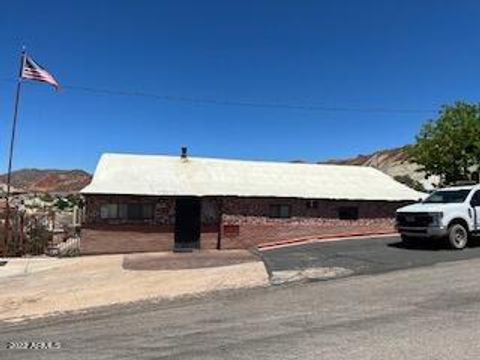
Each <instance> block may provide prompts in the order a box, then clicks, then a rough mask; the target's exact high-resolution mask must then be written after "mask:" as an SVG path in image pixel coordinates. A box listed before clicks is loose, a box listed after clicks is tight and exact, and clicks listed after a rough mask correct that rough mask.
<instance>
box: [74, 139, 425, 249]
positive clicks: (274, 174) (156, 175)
mask: <svg viewBox="0 0 480 360" xmlns="http://www.w3.org/2000/svg"><path fill="white" fill-rule="evenodd" d="M81 193H82V194H83V195H84V197H85V218H84V221H83V224H82V231H81V252H82V253H84V254H99V253H124V252H137V251H138V252H140V251H164V250H172V249H175V248H179V249H182V248H200V249H237V248H249V247H252V246H255V245H257V244H259V243H264V242H270V241H277V240H290V239H294V238H299V237H306V236H320V235H326V234H328V235H336V234H340V233H342V234H343V233H346V232H349V233H351V232H355V233H368V232H374V231H381V232H387V231H389V230H392V231H393V227H394V215H395V210H396V209H397V208H399V207H401V206H403V205H405V204H407V203H411V202H413V201H416V200H418V199H419V198H421V197H422V196H423V194H422V193H419V192H417V191H415V190H413V189H410V188H409V187H407V186H405V185H403V184H400V183H399V182H396V181H395V180H393V179H392V178H391V177H389V176H388V175H386V174H384V173H382V172H380V171H379V170H376V169H374V168H371V167H362V166H346V165H329V164H324V165H319V164H304V163H280V162H263V161H240V160H224V159H211V158H197V157H188V156H187V154H186V149H184V151H183V153H182V156H179V157H175V156H157V155H129V154H104V155H103V156H102V157H101V159H100V161H99V163H98V166H97V169H96V171H95V174H94V176H93V179H92V182H91V183H90V185H88V186H87V187H85V188H84V189H83V190H82V191H81Z"/></svg>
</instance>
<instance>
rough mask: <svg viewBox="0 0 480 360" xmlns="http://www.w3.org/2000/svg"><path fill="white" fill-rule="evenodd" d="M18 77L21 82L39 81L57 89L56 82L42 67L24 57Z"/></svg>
mask: <svg viewBox="0 0 480 360" xmlns="http://www.w3.org/2000/svg"><path fill="white" fill-rule="evenodd" d="M20 77H21V78H22V79H23V80H33V81H40V82H44V83H47V84H50V85H52V86H54V87H55V89H58V87H59V85H58V82H57V80H55V78H54V77H53V76H52V75H51V74H50V73H49V72H48V71H47V70H45V69H44V68H43V67H41V66H40V65H39V64H37V63H36V62H35V61H34V60H33V59H32V58H31V57H29V56H26V55H25V59H24V61H23V66H22V71H21V74H20Z"/></svg>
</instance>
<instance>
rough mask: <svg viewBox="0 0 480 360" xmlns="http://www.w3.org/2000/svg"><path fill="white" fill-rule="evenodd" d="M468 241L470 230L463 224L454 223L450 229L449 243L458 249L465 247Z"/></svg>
mask: <svg viewBox="0 0 480 360" xmlns="http://www.w3.org/2000/svg"><path fill="white" fill-rule="evenodd" d="M467 243H468V231H467V229H465V227H464V226H463V225H462V224H453V225H451V226H450V227H449V229H448V244H449V245H450V247H452V248H453V249H456V250H461V249H464V248H465V246H467Z"/></svg>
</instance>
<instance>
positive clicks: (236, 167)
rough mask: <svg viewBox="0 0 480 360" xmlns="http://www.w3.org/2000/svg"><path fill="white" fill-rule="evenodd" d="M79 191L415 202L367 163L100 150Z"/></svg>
mask: <svg viewBox="0 0 480 360" xmlns="http://www.w3.org/2000/svg"><path fill="white" fill-rule="evenodd" d="M81 193H83V194H125V195H157V196H158V195H164V196H182V195H183V196H215V195H216V196H252V197H254V196H262V197H296V198H315V199H350V200H389V201H397V200H417V199H419V198H420V197H422V196H423V195H424V194H423V193H420V192H417V191H415V190H412V189H410V188H409V187H407V186H405V185H403V184H400V183H399V182H397V181H395V180H393V179H392V178H391V177H390V176H388V175H386V174H384V173H382V172H381V171H379V170H376V169H374V168H371V167H363V166H347V165H330V164H325V165H318V164H302V163H280V162H264V161H241V160H224V159H211V158H197V157H188V158H186V159H182V158H180V157H177V156H159V155H131V154H104V155H102V157H101V158H100V161H99V163H98V165H97V169H96V170H95V174H94V176H93V179H92V182H91V183H90V185H88V186H87V187H85V188H84V189H83V190H82V191H81Z"/></svg>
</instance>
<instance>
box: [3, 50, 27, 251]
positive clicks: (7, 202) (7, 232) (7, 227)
mask: <svg viewBox="0 0 480 360" xmlns="http://www.w3.org/2000/svg"><path fill="white" fill-rule="evenodd" d="M25 56H26V51H25V47H24V48H23V49H22V56H21V58H20V69H19V74H18V80H17V91H16V93H15V106H14V111H13V121H12V133H11V136H10V148H9V153H8V170H7V194H6V200H5V205H6V207H5V232H4V235H5V237H4V240H3V256H4V257H6V256H7V250H8V241H9V236H10V186H11V178H12V159H13V149H14V145H15V133H16V129H17V119H18V106H19V104H20V93H21V88H22V70H23V66H24V64H25Z"/></svg>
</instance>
